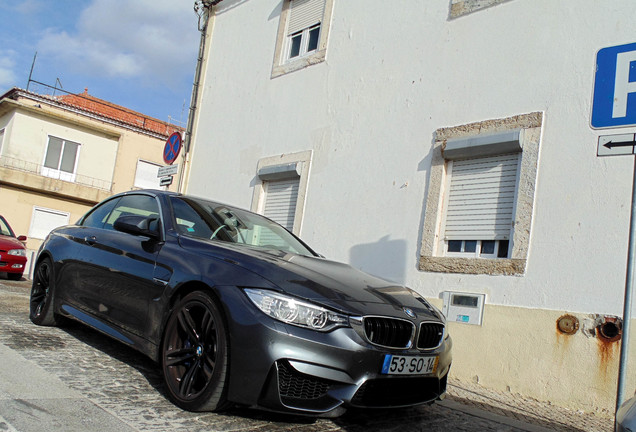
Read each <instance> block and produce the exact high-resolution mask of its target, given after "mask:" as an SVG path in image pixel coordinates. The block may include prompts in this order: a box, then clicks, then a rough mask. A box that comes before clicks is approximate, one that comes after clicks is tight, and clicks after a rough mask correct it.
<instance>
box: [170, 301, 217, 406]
mask: <svg viewBox="0 0 636 432" xmlns="http://www.w3.org/2000/svg"><path fill="white" fill-rule="evenodd" d="M228 351H229V346H228V338H227V331H226V326H225V323H224V321H223V317H222V315H221V313H220V311H219V309H218V307H217V306H216V304H215V303H214V301H213V300H212V298H211V297H210V296H209V295H208V294H206V293H204V292H201V291H195V292H193V293H191V294H188V295H187V296H185V297H184V298H183V299H181V300H180V301H179V302H178V303H177V304H176V306H175V307H174V309H173V310H172V312H171V314H170V317H169V318H168V321H167V323H166V327H165V330H164V336H163V342H162V345H161V367H162V371H163V379H164V384H165V386H166V390H167V393H168V396H169V397H170V399H171V400H172V401H173V402H174V403H175V404H176V405H177V406H179V407H181V408H183V409H185V410H188V411H220V410H222V409H224V408H227V407H228V405H229V404H228V403H227V401H226V393H227V387H228V357H229V353H228Z"/></svg>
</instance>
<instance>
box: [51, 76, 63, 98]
mask: <svg viewBox="0 0 636 432" xmlns="http://www.w3.org/2000/svg"><path fill="white" fill-rule="evenodd" d="M58 83H59V84H60V90H64V87H63V86H62V81H60V79H59V78H55V86H54V87H53V96H55V91H56V90H57V84H58Z"/></svg>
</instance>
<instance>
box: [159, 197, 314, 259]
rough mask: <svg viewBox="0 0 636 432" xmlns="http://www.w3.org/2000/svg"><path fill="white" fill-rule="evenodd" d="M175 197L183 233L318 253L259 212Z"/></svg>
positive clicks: (178, 224)
mask: <svg viewBox="0 0 636 432" xmlns="http://www.w3.org/2000/svg"><path fill="white" fill-rule="evenodd" d="M171 200H172V208H173V210H174V216H175V221H176V227H177V230H178V231H179V232H180V233H181V234H185V235H190V236H194V237H200V238H205V239H213V240H220V241H226V242H231V243H236V244H240V245H246V246H251V247H255V248H263V249H274V250H280V251H284V252H291V253H295V254H299V255H308V256H314V254H313V253H312V252H311V251H310V250H309V249H307V247H306V246H304V245H303V243H301V242H300V241H298V239H297V238H296V237H294V236H293V235H292V234H290V233H289V232H288V231H287V230H286V229H285V228H283V227H282V226H280V225H278V224H277V223H275V222H272V221H271V220H269V219H267V218H265V217H263V216H260V215H258V214H255V213H251V212H248V211H244V210H240V209H236V208H233V207H228V206H225V205H221V204H217V203H214V202H210V201H205V200H202V199H195V198H190V197H171Z"/></svg>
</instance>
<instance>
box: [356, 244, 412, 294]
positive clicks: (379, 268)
mask: <svg viewBox="0 0 636 432" xmlns="http://www.w3.org/2000/svg"><path fill="white" fill-rule="evenodd" d="M406 261H407V260H406V240H389V235H386V236H384V237H382V238H381V239H380V240H378V241H377V242H375V243H366V244H361V245H357V246H354V247H352V248H351V250H350V252H349V262H350V263H351V265H352V266H353V267H355V268H358V269H360V270H362V271H365V272H367V273H369V274H372V275H374V276H378V277H381V278H383V279H387V280H389V281H391V282H396V283H399V284H402V285H403V284H404V283H405V282H406Z"/></svg>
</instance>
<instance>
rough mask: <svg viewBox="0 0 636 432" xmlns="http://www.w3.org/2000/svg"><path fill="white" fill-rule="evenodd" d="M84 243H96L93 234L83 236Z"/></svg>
mask: <svg viewBox="0 0 636 432" xmlns="http://www.w3.org/2000/svg"><path fill="white" fill-rule="evenodd" d="M84 243H86V244H87V245H91V246H93V245H94V244H95V243H97V237H95V236H90V237H84Z"/></svg>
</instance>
